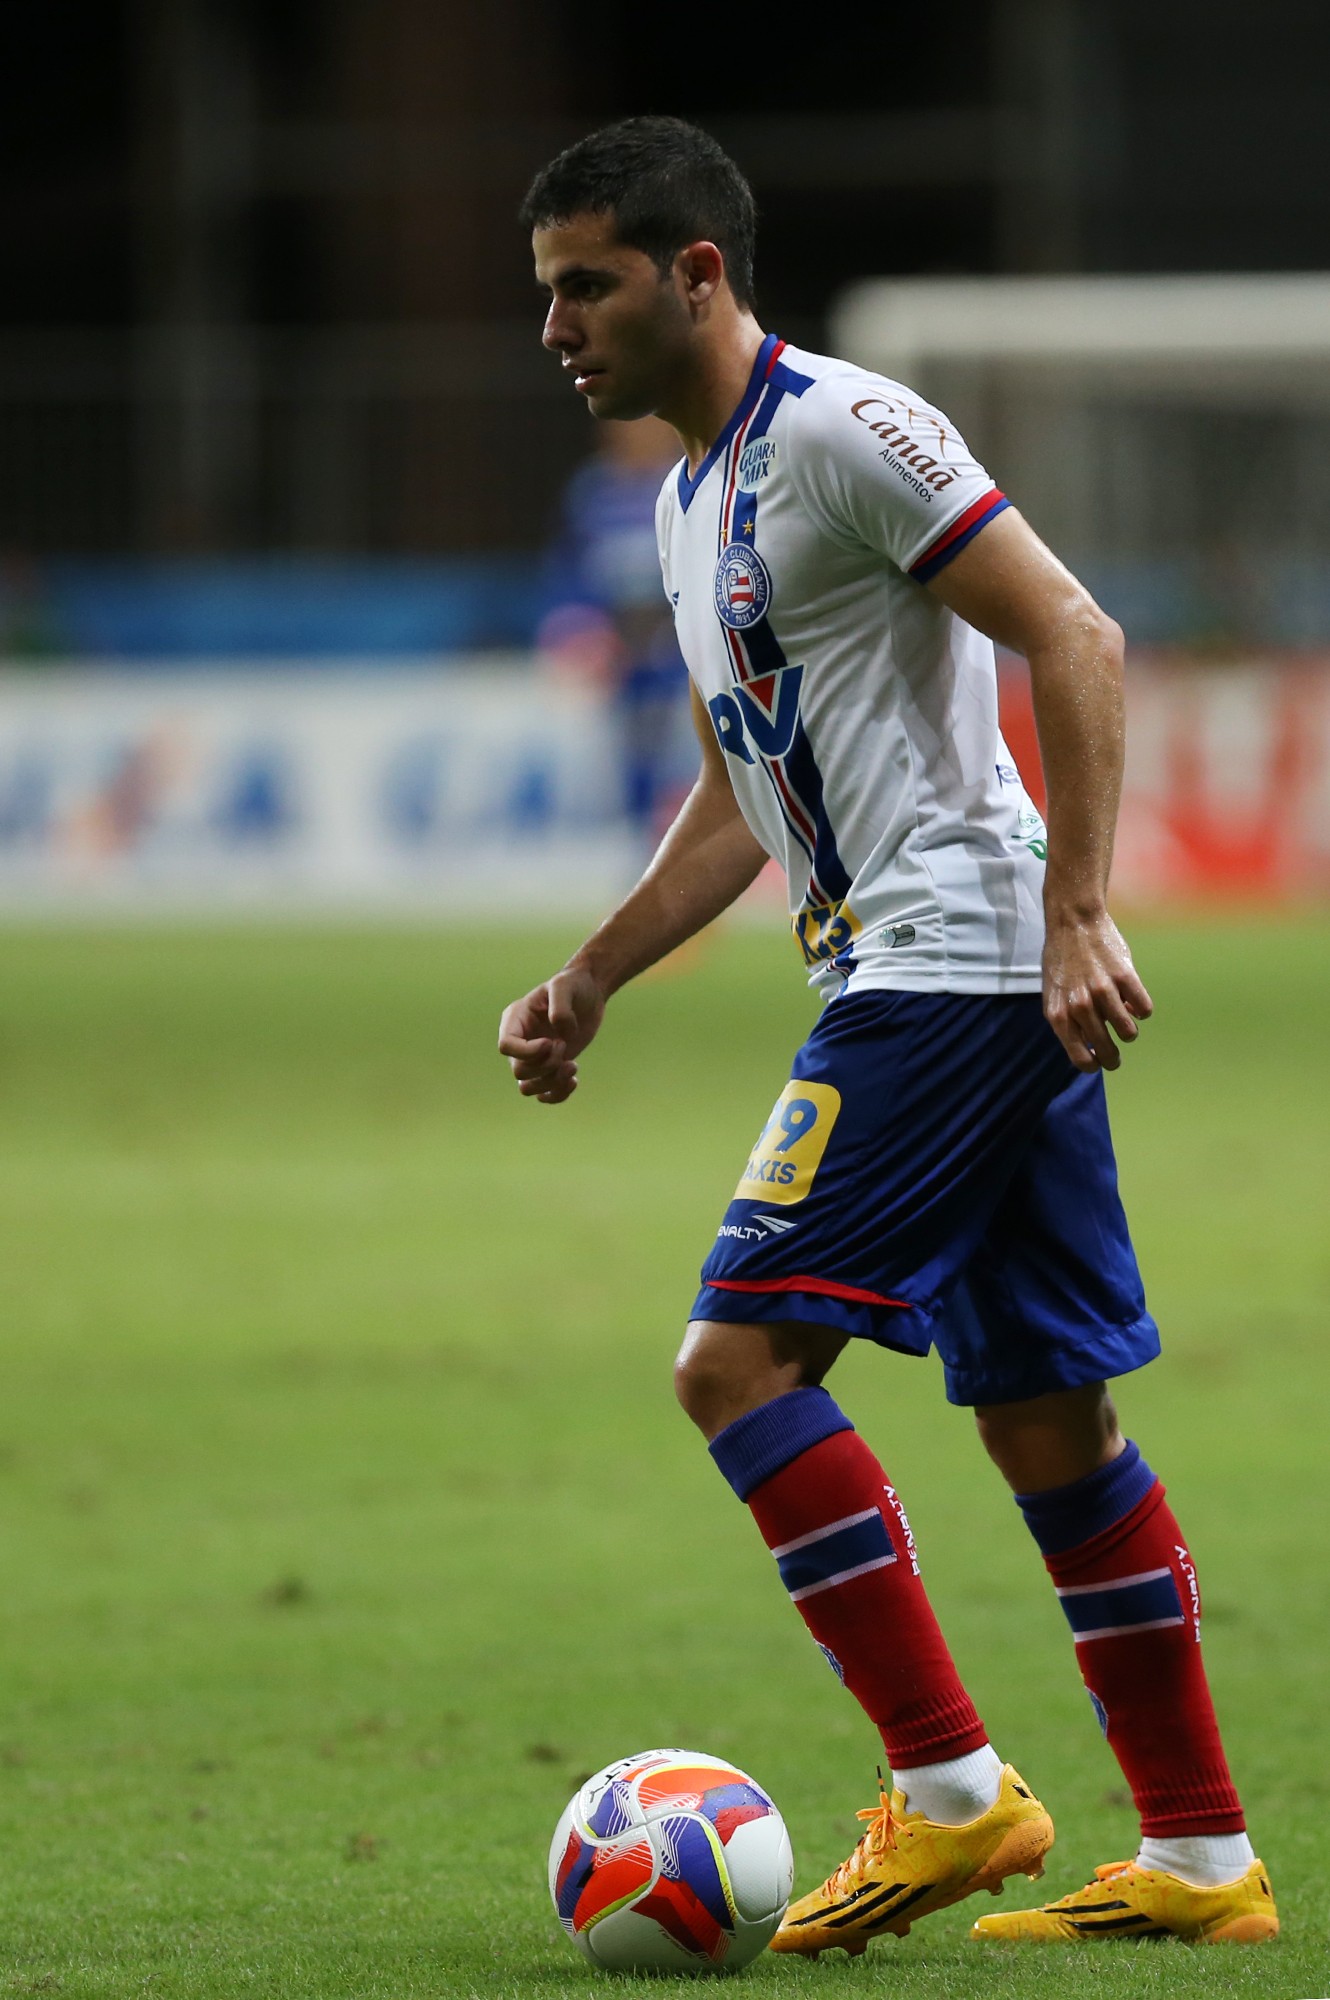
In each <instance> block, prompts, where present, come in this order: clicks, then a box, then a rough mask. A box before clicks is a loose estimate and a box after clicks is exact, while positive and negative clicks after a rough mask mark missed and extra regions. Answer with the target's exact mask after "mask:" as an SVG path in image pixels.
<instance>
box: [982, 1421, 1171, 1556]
mask: <svg viewBox="0 0 1330 2000" xmlns="http://www.w3.org/2000/svg"><path fill="white" fill-rule="evenodd" d="M1155 1484H1156V1481H1155V1475H1154V1474H1153V1472H1151V1470H1150V1468H1149V1466H1148V1465H1147V1464H1146V1462H1145V1460H1144V1459H1143V1458H1142V1457H1141V1454H1140V1452H1139V1451H1138V1450H1137V1448H1136V1446H1135V1445H1134V1444H1133V1443H1132V1442H1131V1439H1130V1438H1128V1440H1127V1445H1126V1449H1125V1450H1124V1451H1121V1452H1119V1453H1118V1456H1117V1457H1116V1458H1114V1459H1110V1460H1109V1463H1108V1464H1107V1465H1101V1466H1099V1467H1098V1469H1097V1470H1096V1471H1094V1472H1090V1473H1087V1474H1086V1476H1085V1478H1084V1479H1074V1480H1073V1481H1072V1482H1071V1484H1070V1485H1069V1486H1054V1487H1052V1488H1050V1490H1049V1491H1048V1492H1047V1493H1018V1494H1017V1495H1016V1496H1015V1497H1016V1505H1017V1506H1018V1507H1019V1508H1020V1510H1021V1512H1022V1514H1024V1516H1025V1525H1026V1527H1027V1528H1028V1529H1029V1530H1030V1533H1031V1534H1032V1535H1033V1536H1034V1538H1035V1541H1036V1542H1037V1543H1038V1544H1039V1548H1040V1552H1041V1553H1042V1554H1043V1555H1046V1556H1057V1555H1063V1554H1065V1552H1066V1551H1067V1550H1068V1549H1075V1548H1079V1547H1080V1545H1081V1543H1082V1542H1088V1541H1090V1540H1091V1539H1092V1538H1093V1537H1094V1536H1095V1535H1102V1534H1103V1533H1104V1531H1105V1529H1107V1528H1111V1527H1113V1526H1115V1524H1116V1523H1117V1522H1118V1521H1121V1520H1122V1519H1123V1518H1124V1517H1125V1516H1126V1515H1128V1514H1130V1512H1131V1511H1132V1508H1133V1507H1137V1506H1139V1505H1140V1503H1141V1501H1142V1500H1143V1499H1144V1498H1145V1496H1146V1494H1147V1493H1148V1492H1149V1491H1150V1489H1151V1487H1152V1486H1154V1485H1155Z"/></svg>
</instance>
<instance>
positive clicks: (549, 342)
mask: <svg viewBox="0 0 1330 2000" xmlns="http://www.w3.org/2000/svg"><path fill="white" fill-rule="evenodd" d="M540 338H541V341H542V343H543V345H544V346H546V347H548V348H550V349H551V350H552V351H553V352H554V353H556V354H572V353H574V352H575V351H576V349H577V348H578V347H579V346H580V345H581V338H582V337H581V335H580V334H579V333H578V331H577V328H576V326H575V325H574V323H573V320H572V318H571V316H570V315H569V313H568V311H567V309H566V308H565V307H564V306H563V305H561V303H560V301H559V300H558V299H556V300H555V301H554V303H553V305H552V306H551V307H550V309H549V311H548V312H547V313H546V315H545V328H544V331H543V333H542V334H541V336H540Z"/></svg>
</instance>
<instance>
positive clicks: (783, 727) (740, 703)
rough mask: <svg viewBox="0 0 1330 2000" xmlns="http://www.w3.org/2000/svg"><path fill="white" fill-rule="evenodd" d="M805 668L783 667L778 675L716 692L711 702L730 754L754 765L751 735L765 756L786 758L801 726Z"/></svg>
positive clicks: (718, 730) (715, 722) (723, 744)
mask: <svg viewBox="0 0 1330 2000" xmlns="http://www.w3.org/2000/svg"><path fill="white" fill-rule="evenodd" d="M803 677H804V670H803V668H802V667H781V668H780V669H779V671H778V672H776V673H774V674H761V675H760V676H759V677H758V679H757V680H754V681H747V682H741V683H739V684H738V685H736V686H735V687H734V688H732V689H731V690H730V692H729V693H728V694H713V695H712V697H711V700H710V701H709V702H708V703H707V707H708V709H709V710H710V711H711V720H712V723H713V725H714V727H715V731H716V736H717V739H718V740H719V743H720V747H721V749H722V750H724V751H725V753H726V755H727V756H730V757H737V758H738V759H739V760H740V762H741V763H744V764H751V763H752V762H753V753H752V751H751V750H750V749H749V748H748V743H747V742H746V741H745V738H746V737H748V738H751V739H752V742H753V744H754V746H755V747H756V749H757V752H758V755H759V756H761V757H768V758H771V757H783V756H784V755H785V753H786V751H787V750H788V749H789V747H790V745H791V744H792V743H793V741H794V732H795V730H796V729H797V728H798V727H799V685H800V683H801V681H802V680H803Z"/></svg>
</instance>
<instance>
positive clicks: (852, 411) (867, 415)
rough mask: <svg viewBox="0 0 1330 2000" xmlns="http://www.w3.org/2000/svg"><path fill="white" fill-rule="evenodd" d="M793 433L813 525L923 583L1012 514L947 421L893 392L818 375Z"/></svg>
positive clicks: (795, 464)
mask: <svg viewBox="0 0 1330 2000" xmlns="http://www.w3.org/2000/svg"><path fill="white" fill-rule="evenodd" d="M795 431H796V434H795V438H794V439H793V440H792V442H793V444H794V452H793V458H792V472H793V477H794V480H795V484H796V486H797V487H798V489H799V491H800V493H801V495H802V497H803V499H804V502H805V505H806V506H807V507H808V508H809V511H810V512H811V513H812V514H813V516H814V518H815V519H816V520H818V521H819V523H820V524H821V526H822V527H823V528H824V529H825V530H826V531H827V533H829V534H830V535H832V536H833V537H835V538H836V539H838V540H840V541H843V542H849V543H851V544H854V545H858V546H866V547H868V548H870V549H875V550H876V551H877V552H878V554H879V555H884V556H886V557H888V558H889V560H890V561H892V562H893V563H895V564H896V565H897V567H898V568H900V569H902V570H904V571H905V572H906V573H907V574H908V575H909V576H912V577H914V578H915V579H916V581H917V582H919V583H927V582H929V580H930V579H931V578H932V577H935V576H936V575H937V574H938V573H939V571H941V570H943V569H945V568H946V566H947V564H948V563H949V562H950V561H951V559H952V557H953V556H957V555H959V554H960V552H961V550H962V549H963V548H964V547H965V546H966V544H967V543H968V542H970V541H972V540H973V539H974V537H975V536H976V535H977V534H978V533H979V530H980V529H981V528H983V527H985V526H987V524H988V522H989V521H991V520H992V519H993V518H994V516H995V515H997V514H1000V513H1001V512H1002V510H1003V508H1004V507H1009V506H1010V505H1011V502H1010V501H1009V500H1008V499H1007V497H1006V495H1005V494H1004V493H1001V492H999V490H998V488H997V487H996V486H995V485H994V484H993V481H992V480H991V479H990V478H989V476H988V474H987V472H986V471H985V470H984V468H983V466H982V465H980V463H979V461H978V460H977V459H976V458H975V457H974V456H973V454H972V453H971V451H970V449H969V447H968V446H967V444H966V443H965V440H964V439H963V438H962V437H961V435H960V433H959V431H958V430H957V429H956V427H955V425H954V424H953V423H952V422H951V420H950V419H949V418H948V417H946V416H944V415H943V414H942V412H941V411H940V410H935V409H933V408H932V407H931V405H929V404H928V403H925V402H923V401H922V400H921V399H920V398H919V397H918V396H916V395H915V394H914V393H913V392H912V391H911V390H909V389H906V388H903V387H901V385H900V384H899V383H895V382H886V381H883V380H881V379H880V378H877V377H873V376H861V375H849V374H846V375H833V376H824V377H823V378H822V380H821V381H819V382H818V383H817V385H816V388H815V389H814V391H813V392H812V393H811V394H808V395H805V396H804V397H803V398H802V400H801V403H800V407H799V412H798V416H797V418H796V420H795Z"/></svg>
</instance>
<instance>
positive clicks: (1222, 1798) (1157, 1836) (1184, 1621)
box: [1016, 1444, 1251, 1874]
mask: <svg viewBox="0 0 1330 2000" xmlns="http://www.w3.org/2000/svg"><path fill="white" fill-rule="evenodd" d="M1016 1499H1017V1503H1018V1505H1019V1506H1020V1508H1021V1511H1022V1513H1023V1514H1024V1516H1025V1520H1026V1524H1027V1525H1028V1527H1029V1529H1030V1531H1031V1533H1032V1534H1033V1536H1034V1538H1035V1540H1036V1542H1037V1543H1038V1544H1039V1548H1040V1550H1041V1552H1042V1554H1043V1557H1044V1561H1045V1563H1046V1565H1047V1568H1048V1572H1049V1575H1050V1576H1051V1577H1052V1579H1053V1583H1054V1585H1055V1587H1056V1589H1057V1593H1058V1597H1059V1600H1060V1602H1061V1604H1062V1609H1063V1611H1064V1612H1065V1613H1066V1616H1067V1620H1068V1623H1069V1624H1070V1626H1071V1630H1072V1635H1073V1638H1074V1640H1075V1644H1076V1657H1077V1661H1078V1664H1079V1666H1080V1669H1081V1675H1082V1678H1083V1679H1084V1681H1085V1685H1086V1687H1087V1689H1088V1690H1089V1693H1090V1699H1091V1701H1092V1702H1093V1704H1094V1709H1095V1713H1096V1715H1097V1716H1098V1718H1099V1722H1100V1726H1101V1727H1102V1729H1103V1731H1104V1734H1105V1735H1106V1736H1107V1738H1108V1741H1109V1744H1110V1746H1111V1748H1112V1750H1113V1752H1114V1754H1115V1756H1116V1757H1117V1760H1118V1762H1119V1764H1120V1765H1121V1766H1122V1771H1123V1775H1124V1776H1125V1777H1126V1779H1127V1782H1128V1784H1129V1785H1130V1787H1131V1791H1132V1796H1133V1798H1134V1799H1135V1801H1136V1805H1137V1808H1138V1810H1139V1812H1140V1815H1141V1825H1142V1831H1143V1833H1144V1835H1145V1837H1146V1840H1147V1843H1149V1842H1155V1843H1159V1842H1164V1843H1174V1842H1176V1843H1178V1844H1179V1846H1181V1844H1182V1843H1183V1842H1186V1843H1187V1844H1188V1846H1190V1845H1192V1844H1194V1843H1195V1842H1196V1841H1197V1840H1198V1839H1199V1840H1201V1841H1204V1840H1206V1839H1209V1840H1211V1841H1213V1842H1214V1843H1215V1846H1216V1849H1217V1850H1218V1848H1219V1847H1220V1846H1221V1845H1223V1846H1224V1847H1225V1849H1226V1850H1227V1848H1228V1847H1229V1846H1231V1845H1232V1843H1233V1837H1234V1836H1240V1835H1242V1833H1243V1829H1244V1820H1243V1815H1242V1807H1241V1804H1240V1802H1239V1800H1238V1795H1237V1793H1236V1791H1235V1790H1234V1787H1233V1780H1232V1778H1231V1777H1230V1775H1229V1770H1228V1765H1227V1762H1226V1760H1225V1757H1224V1750H1223V1745H1222V1743H1221V1742H1220V1737H1219V1725H1218V1723H1217V1721H1216V1719H1215V1712H1214V1707H1213V1704H1212V1702H1211V1699H1210V1691H1209V1687H1208V1685H1207V1683H1206V1677H1205V1669H1204V1666H1203V1665H1202V1661H1201V1647H1200V1636H1201V1599H1200V1590H1199V1587H1198V1584H1197V1580H1196V1569H1195V1565H1194V1563H1193V1562H1192V1559H1191V1556H1190V1554H1189V1552H1188V1549H1187V1545H1186V1543H1185V1541H1184V1540H1183V1537H1182V1532H1181V1530H1180V1528H1179V1527H1178V1524H1177V1521H1176V1520H1175V1518H1174V1516H1173V1512H1172V1510H1171V1508H1170V1507H1169V1506H1168V1504H1167V1501H1166V1500H1165V1497H1164V1488H1163V1487H1162V1486H1161V1484H1160V1483H1159V1481H1158V1480H1157V1479H1156V1478H1155V1475H1154V1474H1153V1472H1151V1470H1150V1468H1149V1466H1148V1465H1147V1464H1146V1463H1145V1461H1144V1459H1143V1458H1142V1457H1141V1455H1140V1453H1139V1451H1138V1450H1137V1448H1136V1446H1135V1445H1134V1444H1128V1446H1127V1448H1126V1450H1125V1451H1124V1452H1122V1453H1121V1455H1120V1456H1119V1457H1117V1458H1115V1459H1113V1460H1112V1461H1111V1462H1110V1463H1109V1464H1108V1465H1104V1466H1101V1467H1100V1468H1099V1469H1098V1471H1096V1472H1092V1473H1090V1474H1089V1475H1088V1477H1086V1478H1084V1479H1079V1480H1076V1481H1074V1482H1073V1483H1072V1484H1071V1485H1069V1486H1061V1487H1057V1488H1055V1489H1053V1490H1052V1491H1050V1492H1044V1493H1026V1494H1017V1496H1016ZM1235 1851H1236V1852H1237V1855H1238V1858H1237V1860H1231V1859H1230V1858H1229V1857H1228V1856H1227V1852H1226V1856H1225V1862H1226V1865H1227V1866H1229V1869H1230V1873H1232V1874H1240V1873H1241V1872H1242V1865H1245V1863H1242V1861H1241V1857H1242V1855H1243V1854H1245V1856H1246V1857H1247V1860H1250V1857H1251V1850H1250V1848H1249V1847H1248V1846H1247V1844H1246V1841H1245V1839H1244V1840H1242V1841H1241V1843H1240V1848H1239V1849H1237V1850H1235ZM1240 1863H1241V1865H1239V1864H1240ZM1152 1865H1155V1866H1159V1865H1162V1864H1161V1863H1160V1862H1158V1861H1156V1862H1154V1863H1152Z"/></svg>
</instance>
